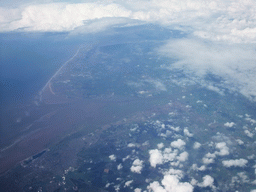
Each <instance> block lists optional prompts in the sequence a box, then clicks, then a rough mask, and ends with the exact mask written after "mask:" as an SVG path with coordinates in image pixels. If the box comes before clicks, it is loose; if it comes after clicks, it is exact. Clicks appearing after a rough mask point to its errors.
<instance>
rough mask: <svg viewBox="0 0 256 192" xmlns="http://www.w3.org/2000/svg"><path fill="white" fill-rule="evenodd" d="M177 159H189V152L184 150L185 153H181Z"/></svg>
mask: <svg viewBox="0 0 256 192" xmlns="http://www.w3.org/2000/svg"><path fill="white" fill-rule="evenodd" d="M177 159H178V160H179V161H186V160H188V152H186V151H184V152H183V153H181V154H180V155H179V156H178V157H177Z"/></svg>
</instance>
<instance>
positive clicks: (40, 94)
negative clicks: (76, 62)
mask: <svg viewBox="0 0 256 192" xmlns="http://www.w3.org/2000/svg"><path fill="white" fill-rule="evenodd" d="M81 48H82V47H79V48H78V50H77V51H76V53H75V55H73V57H71V58H70V59H69V60H67V61H66V62H65V63H64V64H63V65H62V66H61V67H60V68H59V70H58V71H57V72H56V73H55V74H54V75H53V76H52V77H51V78H50V79H49V81H48V82H47V83H46V84H45V86H44V87H43V89H42V90H41V91H40V92H39V96H40V101H42V93H43V91H44V90H45V89H46V87H47V86H49V83H50V82H51V80H52V79H53V78H54V77H56V76H57V75H58V74H59V73H60V71H61V70H62V69H63V68H64V67H65V66H66V65H67V64H68V63H69V62H70V61H72V60H73V59H74V58H75V57H76V56H77V55H78V53H79V51H80V49H81Z"/></svg>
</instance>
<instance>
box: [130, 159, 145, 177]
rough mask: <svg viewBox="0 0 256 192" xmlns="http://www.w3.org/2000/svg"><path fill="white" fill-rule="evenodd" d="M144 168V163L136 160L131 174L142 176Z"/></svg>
mask: <svg viewBox="0 0 256 192" xmlns="http://www.w3.org/2000/svg"><path fill="white" fill-rule="evenodd" d="M142 168H143V161H142V160H139V159H136V160H134V161H133V164H132V166H131V172H134V173H139V174H140V173H141V170H142Z"/></svg>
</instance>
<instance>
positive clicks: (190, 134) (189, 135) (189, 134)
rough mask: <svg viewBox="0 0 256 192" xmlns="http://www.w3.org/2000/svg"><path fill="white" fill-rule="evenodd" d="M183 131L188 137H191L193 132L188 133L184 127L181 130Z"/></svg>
mask: <svg viewBox="0 0 256 192" xmlns="http://www.w3.org/2000/svg"><path fill="white" fill-rule="evenodd" d="M183 132H184V135H186V136H188V137H193V134H192V133H190V132H189V130H188V129H187V128H185V129H184V130H183Z"/></svg>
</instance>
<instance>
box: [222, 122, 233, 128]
mask: <svg viewBox="0 0 256 192" xmlns="http://www.w3.org/2000/svg"><path fill="white" fill-rule="evenodd" d="M234 125H235V123H234V122H227V123H225V124H224V126H226V127H233V126H234Z"/></svg>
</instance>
